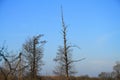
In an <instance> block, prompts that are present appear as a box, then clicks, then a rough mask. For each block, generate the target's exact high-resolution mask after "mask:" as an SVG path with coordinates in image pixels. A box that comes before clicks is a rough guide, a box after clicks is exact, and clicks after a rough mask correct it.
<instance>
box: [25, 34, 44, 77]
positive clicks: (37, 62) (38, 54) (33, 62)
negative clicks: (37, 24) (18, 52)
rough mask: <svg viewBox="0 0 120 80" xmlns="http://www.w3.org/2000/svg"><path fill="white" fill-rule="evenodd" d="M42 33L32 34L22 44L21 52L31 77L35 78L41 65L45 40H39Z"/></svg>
mask: <svg viewBox="0 0 120 80" xmlns="http://www.w3.org/2000/svg"><path fill="white" fill-rule="evenodd" d="M42 36H43V35H38V36H33V37H32V38H30V39H28V40H27V41H26V42H25V43H24V44H23V53H24V54H25V57H26V61H27V62H28V65H29V70H30V76H31V79H36V77H37V74H38V72H39V71H40V70H41V69H42V68H41V66H42V65H43V61H42V58H43V46H44V44H45V43H46V41H45V40H43V41H42V40H41V41H40V39H41V37H42Z"/></svg>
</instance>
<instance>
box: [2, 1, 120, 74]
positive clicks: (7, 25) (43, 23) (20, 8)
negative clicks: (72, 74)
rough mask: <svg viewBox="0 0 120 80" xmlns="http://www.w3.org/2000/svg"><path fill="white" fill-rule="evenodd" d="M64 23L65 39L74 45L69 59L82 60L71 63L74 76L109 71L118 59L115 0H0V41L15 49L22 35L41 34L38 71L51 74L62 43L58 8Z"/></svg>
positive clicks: (118, 6) (119, 25) (119, 8)
mask: <svg viewBox="0 0 120 80" xmlns="http://www.w3.org/2000/svg"><path fill="white" fill-rule="evenodd" d="M61 5H62V6H63V12H64V20H65V23H66V25H68V36H67V38H68V42H69V43H71V44H76V45H78V46H79V47H81V49H80V50H79V49H76V48H74V51H73V59H80V58H83V57H85V58H86V59H85V60H83V61H81V62H78V63H76V64H75V70H77V71H78V73H77V75H85V74H88V75H90V76H97V75H98V74H99V73H100V72H102V71H104V72H111V71H112V67H113V66H114V64H115V62H116V61H120V1H119V0H0V44H1V45H2V43H3V42H4V40H5V41H6V45H7V46H8V49H9V50H13V51H15V52H18V51H20V50H21V47H22V44H23V43H24V42H25V40H26V38H28V37H32V36H34V35H37V34H44V37H43V39H45V40H47V41H48V42H47V44H46V45H45V48H44V49H45V50H44V58H43V60H44V62H45V65H44V66H43V70H42V74H45V75H51V74H52V71H53V69H54V67H55V63H54V62H53V58H55V56H56V52H57V49H58V46H59V45H62V35H61V10H60V7H61Z"/></svg>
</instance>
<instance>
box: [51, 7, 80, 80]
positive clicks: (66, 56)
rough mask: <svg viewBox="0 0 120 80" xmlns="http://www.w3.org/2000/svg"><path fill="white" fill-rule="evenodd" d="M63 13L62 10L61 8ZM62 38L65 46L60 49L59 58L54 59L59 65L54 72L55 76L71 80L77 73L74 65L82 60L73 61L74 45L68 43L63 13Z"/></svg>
mask: <svg viewBox="0 0 120 80" xmlns="http://www.w3.org/2000/svg"><path fill="white" fill-rule="evenodd" d="M61 12H62V8H61ZM62 36H63V46H60V47H59V48H58V52H57V56H56V58H55V59H54V61H55V62H57V63H58V66H56V69H55V70H54V71H53V72H54V73H55V74H57V75H60V76H65V77H66V80H70V75H73V74H75V73H76V71H74V70H73V63H74V62H78V61H81V60H82V59H81V60H73V59H72V47H74V46H73V45H69V44H68V42H67V26H66V25H65V23H64V19H63V12H62Z"/></svg>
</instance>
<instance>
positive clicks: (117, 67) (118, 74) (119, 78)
mask: <svg viewBox="0 0 120 80" xmlns="http://www.w3.org/2000/svg"><path fill="white" fill-rule="evenodd" d="M113 69H114V71H115V73H116V79H117V80H120V62H116V65H115V66H114V67H113Z"/></svg>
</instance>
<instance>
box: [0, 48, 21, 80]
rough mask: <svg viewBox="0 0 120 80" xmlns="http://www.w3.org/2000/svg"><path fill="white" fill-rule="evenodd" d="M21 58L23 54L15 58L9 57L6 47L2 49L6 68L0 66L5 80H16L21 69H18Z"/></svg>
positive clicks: (2, 59) (2, 60)
mask: <svg viewBox="0 0 120 80" xmlns="http://www.w3.org/2000/svg"><path fill="white" fill-rule="evenodd" d="M20 56H21V53H20V54H19V55H18V56H15V55H14V58H13V55H9V53H8V52H7V48H5V47H4V46H2V47H1V48H0V58H1V62H2V63H4V66H0V71H1V73H2V75H3V76H4V80H8V79H9V78H10V79H11V80H14V79H15V78H17V76H16V72H18V71H20V69H18V65H19V58H20ZM17 60H18V61H17ZM14 63H15V64H14ZM21 70H22V68H21Z"/></svg>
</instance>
